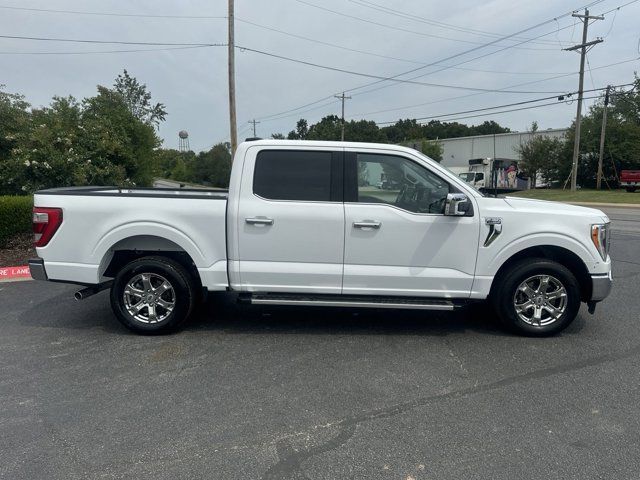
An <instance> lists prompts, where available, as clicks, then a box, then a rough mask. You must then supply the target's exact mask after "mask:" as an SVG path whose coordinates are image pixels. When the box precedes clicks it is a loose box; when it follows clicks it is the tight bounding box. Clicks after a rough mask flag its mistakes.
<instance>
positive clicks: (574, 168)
mask: <svg viewBox="0 0 640 480" xmlns="http://www.w3.org/2000/svg"><path fill="white" fill-rule="evenodd" d="M571 16H572V17H576V18H580V19H582V23H583V26H582V43H581V44H580V45H574V46H573V47H569V48H565V50H567V51H575V50H580V82H579V85H578V107H577V111H576V128H575V139H574V141H573V163H572V165H571V190H573V191H575V190H576V188H577V180H578V158H579V156H580V123H581V121H582V94H583V91H582V89H583V85H584V61H585V58H586V56H587V48H588V47H591V46H593V45H596V44H597V43H600V42H602V41H603V40H602V39H601V38H598V39H596V40H592V41H590V42H587V30H588V29H589V20H604V17H603V16H601V15H597V16H595V15H594V16H589V9H586V8H585V10H584V15H581V14H579V13H574V14H572V15H571Z"/></svg>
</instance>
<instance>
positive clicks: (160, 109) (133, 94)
mask: <svg viewBox="0 0 640 480" xmlns="http://www.w3.org/2000/svg"><path fill="white" fill-rule="evenodd" d="M113 90H114V91H115V92H117V93H118V94H120V95H121V96H122V98H123V99H124V103H125V104H126V106H127V108H128V109H129V111H130V112H131V114H132V115H133V116H134V117H136V118H137V119H138V120H141V121H143V122H144V123H147V124H149V125H154V126H155V127H156V128H157V127H158V126H159V125H160V122H163V121H164V119H165V117H166V116H167V111H166V110H165V106H164V105H163V104H162V103H156V104H155V105H154V104H153V103H152V101H151V92H149V91H148V90H147V86H146V85H145V84H144V83H140V82H138V80H137V79H136V78H135V77H132V76H131V75H129V72H127V70H126V69H125V70H124V72H123V73H121V74H120V75H118V76H117V77H116V80H115V82H114V84H113Z"/></svg>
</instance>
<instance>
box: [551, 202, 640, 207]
mask: <svg viewBox="0 0 640 480" xmlns="http://www.w3.org/2000/svg"><path fill="white" fill-rule="evenodd" d="M563 203H570V204H571V205H579V206H581V207H608V208H640V203H600V202H563Z"/></svg>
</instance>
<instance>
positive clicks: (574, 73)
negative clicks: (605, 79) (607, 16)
mask: <svg viewBox="0 0 640 480" xmlns="http://www.w3.org/2000/svg"><path fill="white" fill-rule="evenodd" d="M638 60H640V57H635V58H631V59H628V60H623V61H620V62H615V63H610V64H608V65H601V66H599V67H594V68H593V69H592V70H600V69H603V68H609V67H613V66H616V65H621V64H623V63H629V62H635V61H638ZM577 74H578V72H569V73H562V74H558V75H555V76H553V77H548V78H543V79H539V80H533V81H529V82H524V83H517V84H515V85H508V86H506V87H502V89H504V90H506V89H509V88H515V87H522V86H524V85H531V84H535V83H541V82H547V81H549V80H555V79H558V78H563V77H568V76H571V75H577ZM482 94H483V93H472V94H468V95H461V96H457V97H447V98H443V99H439V100H432V101H429V102H424V103H412V104H411V105H405V106H402V107H394V108H387V109H384V110H376V111H374V112H365V113H359V114H355V115H354V116H367V115H374V114H376V113H386V112H394V111H398V110H407V109H411V108H417V107H423V106H425V105H433V104H434V103H441V102H447V101H450V100H459V99H461V98H468V97H472V96H476V95H482Z"/></svg>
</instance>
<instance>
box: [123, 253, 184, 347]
mask: <svg viewBox="0 0 640 480" xmlns="http://www.w3.org/2000/svg"><path fill="white" fill-rule="evenodd" d="M196 298H197V287H196V285H195V282H194V280H193V278H192V276H191V275H189V272H187V270H186V269H185V268H184V267H183V266H182V265H181V264H180V263H178V262H176V261H174V260H171V259H169V258H166V257H160V256H152V257H151V256H150V257H142V258H139V259H137V260H134V261H132V262H130V263H128V264H127V265H125V266H124V267H123V268H122V270H120V272H118V274H117V275H116V277H115V279H114V282H113V286H112V287H111V308H112V309H113V313H114V314H115V315H116V317H117V318H118V320H119V321H120V323H122V324H123V325H124V326H125V327H127V328H128V329H130V330H132V331H134V332H136V333H140V334H145V335H154V334H162V333H168V332H171V331H173V330H175V329H176V328H177V327H178V326H179V325H180V324H181V323H182V322H184V321H185V320H186V319H187V317H188V316H189V315H190V314H191V311H192V310H193V308H194V305H195V302H196Z"/></svg>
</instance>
